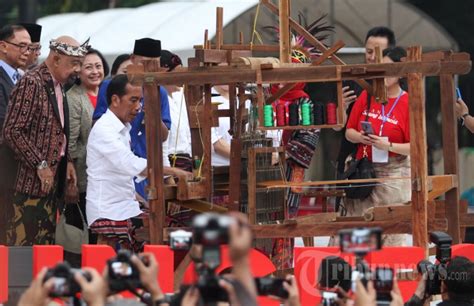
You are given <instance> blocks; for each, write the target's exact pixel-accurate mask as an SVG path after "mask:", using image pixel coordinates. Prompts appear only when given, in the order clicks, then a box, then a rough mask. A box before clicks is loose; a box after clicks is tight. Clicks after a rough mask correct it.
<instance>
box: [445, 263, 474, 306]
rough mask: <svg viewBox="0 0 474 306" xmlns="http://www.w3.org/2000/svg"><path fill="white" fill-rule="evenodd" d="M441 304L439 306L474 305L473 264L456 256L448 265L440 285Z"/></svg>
mask: <svg viewBox="0 0 474 306" xmlns="http://www.w3.org/2000/svg"><path fill="white" fill-rule="evenodd" d="M441 292H442V296H443V302H441V303H440V304H438V305H439V306H451V305H457V306H472V305H473V303H474V263H473V262H472V261H470V260H469V259H468V258H466V257H463V256H457V257H454V258H453V259H451V261H450V262H449V263H448V268H447V275H446V278H445V279H444V280H443V282H442V284H441Z"/></svg>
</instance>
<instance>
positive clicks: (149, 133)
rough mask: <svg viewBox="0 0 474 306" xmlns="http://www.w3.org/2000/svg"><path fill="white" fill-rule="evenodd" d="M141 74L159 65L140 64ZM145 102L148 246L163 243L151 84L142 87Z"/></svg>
mask: <svg viewBox="0 0 474 306" xmlns="http://www.w3.org/2000/svg"><path fill="white" fill-rule="evenodd" d="M144 68H145V72H156V71H159V69H160V62H159V61H156V60H150V61H145V62H144ZM143 94H144V99H145V122H146V124H145V132H146V156H147V164H148V181H149V191H148V203H149V204H150V243H151V244H162V243H163V227H164V223H165V214H166V206H165V197H164V195H165V194H164V192H163V190H164V186H163V147H162V142H161V135H162V133H163V132H162V130H161V100H160V90H159V86H156V84H155V82H154V81H151V82H146V81H145V83H144V85H143Z"/></svg>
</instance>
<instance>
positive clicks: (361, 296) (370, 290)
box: [354, 279, 403, 306]
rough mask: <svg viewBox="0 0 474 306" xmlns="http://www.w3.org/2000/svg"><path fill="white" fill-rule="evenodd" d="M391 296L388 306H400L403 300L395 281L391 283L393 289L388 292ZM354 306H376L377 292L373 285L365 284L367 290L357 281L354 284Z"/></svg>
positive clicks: (371, 283)
mask: <svg viewBox="0 0 474 306" xmlns="http://www.w3.org/2000/svg"><path fill="white" fill-rule="evenodd" d="M390 295H391V296H392V301H391V302H390V306H402V305H403V298H402V294H401V292H400V289H399V288H398V283H397V281H396V280H394V281H393V289H392V291H391V292H390ZM354 305H355V306H376V305H377V292H376V291H375V288H374V283H373V282H372V281H369V282H368V283H367V288H365V286H364V285H363V284H362V282H361V280H360V279H359V280H357V284H356V297H355V303H354Z"/></svg>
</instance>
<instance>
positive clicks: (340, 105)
mask: <svg viewBox="0 0 474 306" xmlns="http://www.w3.org/2000/svg"><path fill="white" fill-rule="evenodd" d="M337 77H338V78H341V66H337ZM336 87H337V124H344V113H345V111H344V109H345V108H344V99H343V98H342V95H343V91H342V79H341V80H340V81H337V83H336Z"/></svg>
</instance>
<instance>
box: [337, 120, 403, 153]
mask: <svg viewBox="0 0 474 306" xmlns="http://www.w3.org/2000/svg"><path fill="white" fill-rule="evenodd" d="M361 127H362V132H358V131H356V130H355V129H347V130H346V138H347V139H348V140H349V141H351V142H354V143H362V144H365V145H371V146H374V147H376V148H377V149H379V150H384V151H389V152H393V153H397V154H401V155H410V143H393V142H391V141H388V140H387V137H380V136H377V135H375V133H374V129H373V128H372V124H371V122H368V121H361ZM350 130H351V131H350ZM348 132H349V133H348Z"/></svg>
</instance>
